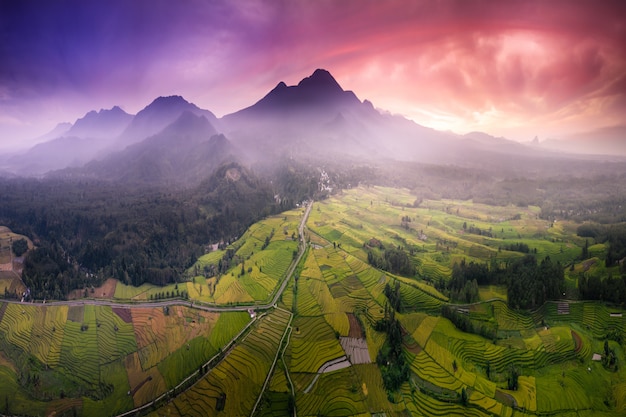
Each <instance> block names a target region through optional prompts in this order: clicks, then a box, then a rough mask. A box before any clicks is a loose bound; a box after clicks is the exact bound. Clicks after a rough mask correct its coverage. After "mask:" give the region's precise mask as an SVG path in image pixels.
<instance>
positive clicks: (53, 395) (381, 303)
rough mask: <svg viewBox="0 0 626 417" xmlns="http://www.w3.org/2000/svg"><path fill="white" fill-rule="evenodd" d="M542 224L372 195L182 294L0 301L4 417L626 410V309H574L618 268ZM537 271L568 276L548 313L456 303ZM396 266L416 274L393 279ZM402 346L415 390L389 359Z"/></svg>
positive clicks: (284, 220) (296, 217) (282, 220)
mask: <svg viewBox="0 0 626 417" xmlns="http://www.w3.org/2000/svg"><path fill="white" fill-rule="evenodd" d="M539 214H540V212H539V208H538V207H533V206H525V207H524V206H515V205H505V206H494V205H487V204H482V203H474V202H472V201H471V200H452V199H438V200H429V199H418V198H416V196H415V195H414V194H413V193H411V192H409V191H408V190H406V189H399V188H388V187H380V186H360V187H358V188H354V189H345V190H343V191H342V192H340V193H338V194H336V195H334V196H331V197H330V198H327V199H323V200H318V201H315V202H312V203H311V204H309V205H308V206H307V207H306V208H299V209H294V210H290V211H286V212H283V213H280V214H276V215H272V216H269V217H267V218H265V219H263V220H261V221H259V222H257V223H255V224H253V225H252V226H251V227H249V228H248V229H247V230H246V232H245V233H244V234H242V236H241V237H240V238H239V239H237V240H235V241H234V242H232V243H231V244H230V245H227V246H225V247H223V248H222V249H217V250H215V251H211V252H209V253H207V254H205V255H203V256H201V257H199V258H198V260H197V261H196V262H195V263H194V264H193V265H192V266H191V267H190V268H189V269H188V270H187V278H186V280H185V281H183V282H178V283H175V284H169V285H168V286H166V287H160V286H154V285H152V284H144V285H143V286H142V287H136V288H135V287H128V286H126V285H124V284H123V283H120V282H112V283H111V282H109V281H107V285H106V288H108V291H109V292H110V291H111V288H113V287H114V288H115V291H114V292H111V293H110V294H109V295H108V296H107V295H105V294H103V295H105V297H106V299H102V298H101V297H100V296H99V295H98V294H99V292H100V291H102V289H101V288H93V290H91V289H89V288H86V295H87V298H83V297H81V298H80V299H77V300H73V301H67V302H57V301H50V300H48V301H47V302H46V304H45V305H44V304H41V303H39V302H37V303H34V304H33V303H19V302H10V303H8V302H2V303H0V312H1V314H0V333H1V334H0V336H1V337H0V341H2V343H3V349H2V352H3V355H2V357H0V359H1V361H0V371H1V372H2V373H3V375H4V376H3V380H5V381H12V382H11V383H3V384H2V385H1V386H0V399H3V398H4V399H5V407H8V408H7V409H5V410H2V411H4V412H5V414H24V415H43V414H51V413H54V414H55V415H72V414H73V413H77V414H81V415H90V416H91V415H110V414H115V415H126V414H124V413H126V412H128V411H130V410H133V409H135V407H140V409H139V410H137V411H134V412H133V413H135V414H136V413H139V414H148V415H154V416H157V415H168V416H179V415H180V416H183V415H184V416H187V415H206V414H207V413H208V414H210V415H213V414H215V415H220V414H223V415H261V416H266V415H267V416H279V415H281V416H282V415H382V414H384V415H389V416H391V415H467V414H468V413H471V415H477V416H482V415H500V416H512V415H545V414H550V415H564V416H565V415H571V414H572V413H578V415H607V416H608V415H616V414H621V413H624V412H626V396H625V395H624V392H626V391H625V390H624V388H625V387H626V377H625V375H624V370H623V369H622V368H623V366H622V364H623V363H624V362H623V361H624V351H623V347H622V344H621V340H622V338H623V333H624V331H625V330H626V328H625V323H624V321H623V317H622V314H623V310H622V308H621V307H620V306H618V305H612V304H605V303H602V302H595V301H578V300H577V298H578V288H577V287H578V282H579V278H580V276H581V275H582V274H585V276H586V277H588V278H592V277H602V280H606V277H607V276H611V275H619V273H620V266H619V265H618V264H616V265H609V266H606V265H604V261H603V260H604V258H605V257H606V255H607V252H608V247H607V244H605V243H601V242H599V241H598V242H595V241H593V240H592V241H590V240H589V238H584V237H581V236H579V235H578V234H577V231H578V228H579V226H580V224H579V223H577V222H574V221H568V220H556V221H555V220H547V219H543V218H542V217H541V216H540V215H539ZM298 242H301V243H302V245H299V244H298ZM585 248H587V249H586V251H587V252H586V254H587V255H586V257H585V258H582V256H581V254H582V253H583V251H584V250H585ZM392 250H393V251H392ZM529 254H531V255H532V256H533V257H534V258H535V259H536V260H537V261H541V260H542V259H544V258H545V257H547V256H548V257H550V259H551V260H553V261H554V262H555V263H556V262H558V264H559V265H560V268H561V270H562V271H563V280H562V282H561V285H562V287H560V291H561V290H562V293H559V296H558V297H556V299H551V300H549V301H545V302H543V303H541V305H539V306H538V307H536V308H532V309H523V310H518V309H513V308H511V307H510V303H511V300H510V298H511V297H512V298H515V294H510V293H508V291H510V288H511V286H512V281H511V280H515V279H521V278H520V277H521V276H517V278H516V276H514V275H511V276H509V277H508V278H506V280H505V279H503V280H502V281H498V282H496V281H494V282H491V283H481V284H480V285H478V283H476V282H474V283H471V280H470V284H469V285H464V286H463V287H462V288H461V290H455V287H452V286H451V285H452V284H451V283H452V282H454V280H455V279H458V274H459V273H460V272H459V265H460V264H464V265H468V266H469V265H485V266H487V268H488V269H489V270H491V271H495V270H500V273H501V274H505V271H506V266H507V265H513V264H515V263H516V261H520V260H523V259H525V257H527V256H529ZM392 255H393V257H392ZM382 259H386V260H387V262H386V263H385V262H382V261H381V260H382ZM403 260H408V262H409V265H411V266H412V269H410V271H411V273H409V274H406V273H399V272H396V271H398V270H403V269H402V265H403V262H404V261H403ZM372 263H376V264H377V265H378V267H374V266H373V265H372ZM455 271H456V272H455ZM468 271H469V270H468ZM465 272H466V273H469V272H467V271H465ZM494 276H497V274H496V275H494ZM493 279H494V280H497V279H499V278H493ZM474 285H476V287H477V288H476V290H477V291H476V293H473V292H472V291H473V288H472V287H473V286H474ZM466 287H467V288H466ZM103 288H104V287H103ZM507 288H508V290H507ZM183 291H184V294H183V293H182V292H183ZM161 293H164V294H165V293H167V294H169V297H163V298H164V299H163V300H161V299H160V298H159V297H160V295H159V294H161ZM174 294H175V295H174ZM181 294H182V295H181ZM82 295H83V296H84V294H82ZM470 295H471V297H473V298H472V299H471V300H468V299H467V298H466V297H469V296H470ZM95 297H97V298H95ZM166 298H173V299H169V300H168V299H166ZM469 301H471V302H469ZM249 310H250V311H252V312H253V314H251V313H250V311H249ZM385 323H387V324H385ZM394 323H397V324H394ZM394 326H396V327H397V329H398V330H399V333H397V335H396V336H392V335H393V334H394V333H393V332H391V331H389V333H388V332H387V331H386V330H385V328H387V329H391V328H396V327H394ZM46 346H50V348H49V349H46V348H45V347H46ZM394 349H399V352H401V357H402V358H403V359H402V361H403V362H402V363H404V365H398V366H400V367H401V368H402V369H406V374H405V375H404V376H403V375H399V374H397V373H395V372H394V369H400V368H397V367H395V368H392V367H389V366H387V365H386V363H385V362H383V361H382V359H381V358H383V357H384V356H385V355H388V354H389V353H385V352H393V351H394ZM595 355H599V356H600V357H604V358H605V359H604V360H598V361H596V360H594V357H595ZM608 357H611V358H616V362H617V364H618V365H617V367H615V368H612V367H611V366H612V365H611V364H610V363H609V362H608V360H607V358H608ZM333 363H337V366H334V365H333ZM78 364H80V366H78ZM396 380H397V383H394V382H393V381H396ZM391 386H394V387H395V388H390V387H391ZM591 386H593V387H596V389H594V390H589V387H591ZM7 411H8V412H7ZM133 413H131V414H133ZM581 413H582V414H581Z"/></svg>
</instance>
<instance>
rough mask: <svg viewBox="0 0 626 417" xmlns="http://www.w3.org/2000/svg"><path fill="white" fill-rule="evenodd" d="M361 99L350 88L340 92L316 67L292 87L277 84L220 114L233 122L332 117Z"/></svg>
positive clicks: (326, 74) (331, 77) (225, 119)
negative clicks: (242, 106)
mask: <svg viewBox="0 0 626 417" xmlns="http://www.w3.org/2000/svg"><path fill="white" fill-rule="evenodd" d="M360 104H361V102H360V101H359V99H358V98H357V97H356V95H355V94H354V93H353V92H352V91H344V90H343V89H342V88H341V86H340V85H339V84H338V83H337V81H336V80H335V79H334V78H333V76H332V75H331V74H330V73H329V72H328V71H326V70H323V69H317V70H315V72H314V73H313V74H312V75H311V76H310V77H306V78H304V79H303V80H302V81H300V82H299V83H298V85H295V86H287V85H286V84H285V83H284V82H282V81H281V82H280V83H278V85H277V86H276V87H274V89H273V90H271V91H270V92H269V93H268V94H267V95H266V96H265V97H263V98H262V99H261V100H259V101H257V102H256V103H255V104H253V105H252V106H250V107H247V108H245V109H243V110H240V111H238V112H236V113H233V114H230V115H227V116H225V117H224V122H225V123H227V124H228V123H230V124H231V125H232V124H233V123H236V122H238V121H241V120H246V119H250V118H266V117H277V116H282V117H296V118H299V117H302V116H304V117H305V118H307V119H311V118H315V117H326V118H328V117H329V116H333V115H334V114H336V113H337V112H339V111H341V110H343V109H345V108H350V107H354V106H359V105H360Z"/></svg>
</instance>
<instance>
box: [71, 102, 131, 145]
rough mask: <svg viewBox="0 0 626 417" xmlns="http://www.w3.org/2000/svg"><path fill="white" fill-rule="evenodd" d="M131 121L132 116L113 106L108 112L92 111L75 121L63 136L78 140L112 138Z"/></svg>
mask: <svg viewBox="0 0 626 417" xmlns="http://www.w3.org/2000/svg"><path fill="white" fill-rule="evenodd" d="M132 119H133V115H131V114H128V113H126V112H125V111H124V110H122V109H121V108H119V107H118V106H115V107H113V108H111V109H110V110H105V109H102V110H100V111H99V112H96V111H94V110H92V111H90V112H89V113H87V114H86V115H85V116H84V117H82V118H80V119H78V120H76V122H75V123H74V125H73V126H72V127H71V128H70V129H69V131H68V132H67V134H66V135H65V136H76V137H80V138H114V137H117V136H119V135H120V134H121V133H122V132H123V131H124V129H126V127H128V124H129V123H130V122H131V120H132Z"/></svg>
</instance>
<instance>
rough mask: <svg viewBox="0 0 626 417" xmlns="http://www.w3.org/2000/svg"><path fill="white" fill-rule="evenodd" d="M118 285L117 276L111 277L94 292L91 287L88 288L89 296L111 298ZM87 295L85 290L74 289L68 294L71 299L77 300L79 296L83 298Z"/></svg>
mask: <svg viewBox="0 0 626 417" xmlns="http://www.w3.org/2000/svg"><path fill="white" fill-rule="evenodd" d="M116 286H117V280H116V279H115V278H109V279H107V280H106V281H104V284H102V285H101V286H99V287H98V288H95V289H94V290H93V292H92V291H91V289H89V290H87V295H88V297H89V298H105V299H111V298H113V296H114V295H115V287H116ZM84 296H85V290H84V289H82V290H73V291H72V292H70V294H69V295H68V297H67V298H68V299H69V300H76V299H78V298H83V297H84Z"/></svg>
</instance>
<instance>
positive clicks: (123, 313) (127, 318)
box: [111, 307, 133, 323]
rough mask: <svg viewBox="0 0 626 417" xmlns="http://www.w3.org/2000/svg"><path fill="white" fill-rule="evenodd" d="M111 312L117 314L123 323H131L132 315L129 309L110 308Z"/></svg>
mask: <svg viewBox="0 0 626 417" xmlns="http://www.w3.org/2000/svg"><path fill="white" fill-rule="evenodd" d="M111 310H113V312H114V313H115V314H117V315H118V316H119V317H120V318H121V319H122V320H123V321H124V323H132V322H133V315H132V314H131V312H130V308H122V307H111Z"/></svg>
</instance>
